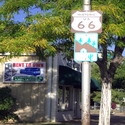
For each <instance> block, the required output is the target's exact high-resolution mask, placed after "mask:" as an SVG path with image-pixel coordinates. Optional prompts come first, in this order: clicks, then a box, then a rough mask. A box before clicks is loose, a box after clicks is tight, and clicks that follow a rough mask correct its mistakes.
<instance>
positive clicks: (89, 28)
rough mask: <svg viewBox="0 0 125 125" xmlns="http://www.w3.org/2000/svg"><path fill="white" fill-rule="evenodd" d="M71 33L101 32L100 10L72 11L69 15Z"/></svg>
mask: <svg viewBox="0 0 125 125" xmlns="http://www.w3.org/2000/svg"><path fill="white" fill-rule="evenodd" d="M71 32H72V33H101V32H102V12H101V11H73V12H72V17H71Z"/></svg>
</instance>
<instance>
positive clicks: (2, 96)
mask: <svg viewBox="0 0 125 125" xmlns="http://www.w3.org/2000/svg"><path fill="white" fill-rule="evenodd" d="M15 104H16V100H15V98H13V97H12V95H11V89H10V88H9V87H4V88H0V120H5V119H6V118H8V117H10V116H14V117H15V115H14V114H13V111H14V106H15Z"/></svg>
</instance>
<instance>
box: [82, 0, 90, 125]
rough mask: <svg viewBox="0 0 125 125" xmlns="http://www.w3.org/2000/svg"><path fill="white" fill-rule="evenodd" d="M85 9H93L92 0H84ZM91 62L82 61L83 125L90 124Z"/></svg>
mask: <svg viewBox="0 0 125 125" xmlns="http://www.w3.org/2000/svg"><path fill="white" fill-rule="evenodd" d="M83 10H85V11H89V10H91V5H90V0H83ZM90 78H91V64H90V62H82V125H90Z"/></svg>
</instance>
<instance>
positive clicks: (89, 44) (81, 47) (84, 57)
mask: <svg viewBox="0 0 125 125" xmlns="http://www.w3.org/2000/svg"><path fill="white" fill-rule="evenodd" d="M74 42H75V44H74V60H75V61H90V62H92V61H97V51H98V34H97V33H75V41H74Z"/></svg>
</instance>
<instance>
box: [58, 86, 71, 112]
mask: <svg viewBox="0 0 125 125" xmlns="http://www.w3.org/2000/svg"><path fill="white" fill-rule="evenodd" d="M71 101H72V95H71V88H70V87H67V86H60V87H59V90H58V110H59V111H60V110H61V111H63V110H71V109H72V105H71Z"/></svg>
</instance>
